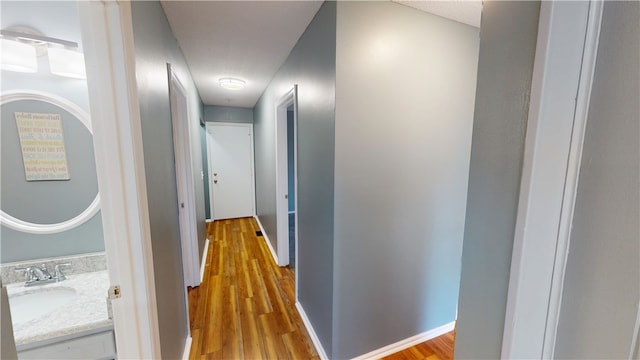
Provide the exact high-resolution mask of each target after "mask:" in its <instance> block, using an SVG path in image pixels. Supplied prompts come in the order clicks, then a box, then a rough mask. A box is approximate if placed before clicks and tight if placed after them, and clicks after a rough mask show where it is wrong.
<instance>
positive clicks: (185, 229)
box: [167, 64, 200, 311]
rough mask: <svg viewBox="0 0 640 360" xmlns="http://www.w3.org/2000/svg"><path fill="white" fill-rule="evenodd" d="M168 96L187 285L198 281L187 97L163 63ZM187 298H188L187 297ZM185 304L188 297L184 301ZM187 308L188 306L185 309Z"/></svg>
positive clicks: (180, 84)
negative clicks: (166, 75) (165, 71)
mask: <svg viewBox="0 0 640 360" xmlns="http://www.w3.org/2000/svg"><path fill="white" fill-rule="evenodd" d="M167 74H168V79H169V98H170V102H171V124H172V128H173V153H174V155H175V167H176V187H177V188H176V192H177V195H178V214H179V220H180V243H181V249H182V269H183V272H184V274H183V276H184V284H185V294H186V291H187V290H186V287H187V286H198V285H200V276H199V275H200V271H199V270H200V259H199V256H198V255H199V253H198V225H197V220H196V218H197V216H196V196H195V185H194V183H193V166H192V164H193V163H192V161H193V160H192V156H191V135H190V129H189V121H190V118H189V105H188V101H189V98H188V97H187V90H186V89H185V87H184V86H183V85H182V82H181V81H180V79H179V78H178V76H177V75H176V73H175V72H174V71H173V70H172V69H171V64H167ZM187 300H188V299H187ZM187 304H188V301H187ZM187 311H188V309H187Z"/></svg>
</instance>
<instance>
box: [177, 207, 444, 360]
mask: <svg viewBox="0 0 640 360" xmlns="http://www.w3.org/2000/svg"><path fill="white" fill-rule="evenodd" d="M259 230H260V229H259V227H258V225H257V224H256V222H255V220H254V219H252V218H242V219H232V220H220V221H215V222H213V223H209V224H208V228H207V235H208V237H209V239H210V243H209V252H208V254H207V262H206V265H205V270H204V271H205V276H204V279H203V281H202V284H201V285H200V286H199V287H197V288H195V289H189V319H190V323H191V336H192V339H193V342H192V345H191V354H190V357H189V358H190V359H292V360H293V359H319V356H318V353H317V352H316V350H315V348H314V347H313V343H312V342H311V339H310V337H309V335H308V333H307V331H306V329H305V327H304V324H303V323H302V319H301V318H300V315H299V314H298V312H297V310H296V308H295V286H294V281H295V276H294V273H293V272H292V271H291V270H290V269H289V268H281V267H278V266H276V264H275V263H274V261H273V258H272V257H271V254H270V253H269V249H268V248H267V246H266V244H265V242H264V241H262V239H259V238H258V236H256V231H259ZM453 341H454V334H453V332H450V333H447V334H445V335H442V336H440V337H438V338H435V339H432V340H430V341H427V342H424V343H421V344H418V345H416V346H414V347H412V348H409V349H406V350H404V351H401V352H398V353H396V354H393V355H390V356H389V357H387V358H386V359H389V360H391V359H394V360H396V359H405V360H406V359H416V360H417V359H430V360H438V359H452V358H453V356H452V355H453Z"/></svg>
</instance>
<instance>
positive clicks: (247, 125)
mask: <svg viewBox="0 0 640 360" xmlns="http://www.w3.org/2000/svg"><path fill="white" fill-rule="evenodd" d="M216 126H234V127H243V128H247V129H248V130H249V136H250V137H251V141H250V144H251V160H250V161H251V206H252V209H251V216H254V217H255V216H256V168H255V159H254V157H255V153H254V144H253V124H250V123H230V122H207V123H206V125H205V135H206V136H205V138H206V140H207V167H208V169H207V172H208V175H209V208H210V209H209V210H210V212H209V214H210V215H211V221H215V219H216V218H215V215H214V207H213V202H214V201H215V199H214V196H213V185H214V184H213V180H214V179H213V176H211V171H212V169H213V166H212V162H211V160H212V159H213V150H212V149H211V148H212V146H211V141H212V139H210V137H209V136H210V133H209V131H210V130H211V131H213V129H214V128H215V127H216Z"/></svg>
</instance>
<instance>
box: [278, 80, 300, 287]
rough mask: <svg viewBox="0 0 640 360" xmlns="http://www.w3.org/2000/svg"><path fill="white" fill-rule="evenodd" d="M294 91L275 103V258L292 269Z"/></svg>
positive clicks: (295, 235)
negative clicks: (276, 245) (276, 238)
mask: <svg viewBox="0 0 640 360" xmlns="http://www.w3.org/2000/svg"><path fill="white" fill-rule="evenodd" d="M297 92H298V88H297V85H295V86H294V87H293V89H291V90H290V91H289V92H288V93H287V94H285V95H284V96H283V97H282V98H281V99H280V101H279V102H278V103H277V105H276V199H277V200H276V218H277V219H276V221H277V228H278V232H277V237H278V240H277V243H278V248H277V258H278V265H279V266H289V267H291V268H292V269H295V267H296V259H297V248H298V246H297V245H298V231H297V229H298V214H297V203H298V200H297V198H298V196H297V185H298V184H297V178H298V173H297V147H298V146H297V118H298V114H297V112H298V109H297ZM296 277H297V276H296Z"/></svg>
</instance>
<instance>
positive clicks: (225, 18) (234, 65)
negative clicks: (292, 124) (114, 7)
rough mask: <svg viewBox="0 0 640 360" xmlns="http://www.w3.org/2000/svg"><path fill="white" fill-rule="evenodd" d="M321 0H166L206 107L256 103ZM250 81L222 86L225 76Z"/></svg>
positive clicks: (173, 25) (250, 105) (246, 105)
mask: <svg viewBox="0 0 640 360" xmlns="http://www.w3.org/2000/svg"><path fill="white" fill-rule="evenodd" d="M320 5H322V2H321V1H163V2H162V7H163V8H164V11H165V13H166V14H167V18H168V19H169V24H171V29H172V30H173V33H174V35H175V37H176V39H177V40H178V43H179V44H180V47H181V48H182V52H183V53H184V56H185V58H186V59H187V63H188V64H189V68H190V70H191V74H192V76H193V79H194V81H195V83H196V86H197V88H198V91H199V92H200V96H201V97H202V101H203V102H204V104H205V105H224V106H236V107H249V108H251V107H253V106H254V105H255V104H256V102H257V101H258V98H259V97H260V95H262V92H263V91H264V89H265V88H266V87H267V85H268V84H269V81H271V78H272V77H273V75H274V74H275V73H276V71H278V69H279V68H280V66H281V65H282V63H284V61H285V60H286V58H287V56H289V53H290V52H291V49H293V46H294V45H295V44H296V42H297V41H298V39H299V38H300V35H302V33H303V32H304V30H305V29H306V28H307V25H309V23H310V22H311V20H312V19H313V16H314V15H315V14H316V12H317V11H318V9H319V8H320ZM229 76H230V77H237V78H239V79H242V80H244V81H245V82H246V87H245V89H244V90H228V89H224V88H221V87H220V84H219V82H218V80H219V79H220V78H222V77H229Z"/></svg>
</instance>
